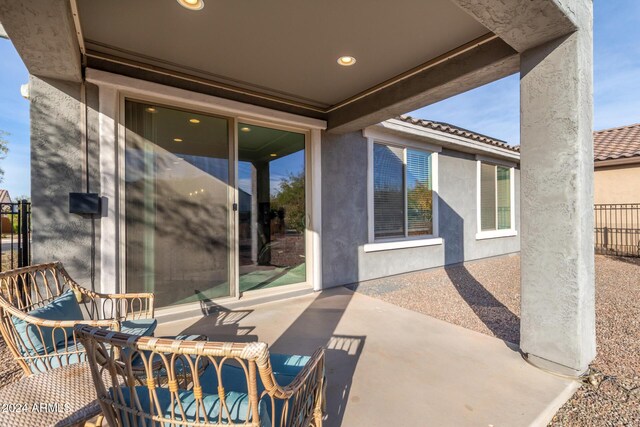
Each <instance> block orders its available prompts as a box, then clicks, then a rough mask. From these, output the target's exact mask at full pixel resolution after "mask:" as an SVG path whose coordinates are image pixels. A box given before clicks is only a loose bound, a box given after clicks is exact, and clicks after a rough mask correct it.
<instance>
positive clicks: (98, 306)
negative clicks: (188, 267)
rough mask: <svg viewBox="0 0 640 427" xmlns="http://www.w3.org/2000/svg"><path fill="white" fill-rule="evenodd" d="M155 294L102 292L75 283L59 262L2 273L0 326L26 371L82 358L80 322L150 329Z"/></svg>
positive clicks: (148, 331) (153, 323)
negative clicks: (78, 332) (76, 333)
mask: <svg viewBox="0 0 640 427" xmlns="http://www.w3.org/2000/svg"><path fill="white" fill-rule="evenodd" d="M153 301H154V300H153V294H150V293H138V294H100V293H97V292H92V291H90V290H88V289H85V288H83V287H81V286H80V285H78V284H77V283H76V282H75V281H74V280H73V279H71V277H69V274H67V272H66V271H65V269H64V267H63V266H62V264H61V263H59V262H55V263H49V264H40V265H33V266H30V267H24V268H18V269H15V270H10V271H6V272H3V273H0V332H1V333H2V336H3V338H4V340H5V342H6V343H7V346H8V348H9V350H10V351H11V353H12V354H13V356H14V358H15V360H16V362H17V363H18V365H20V367H21V368H22V369H23V371H24V373H25V375H27V376H28V375H31V374H34V373H38V372H44V371H48V370H50V369H52V368H57V367H60V366H65V365H69V364H73V363H79V362H82V361H84V360H86V353H85V349H84V347H83V346H82V345H81V343H80V342H79V341H77V338H76V335H75V332H74V327H75V326H76V325H78V324H80V323H82V324H87V325H92V326H95V327H102V328H109V329H111V330H115V331H120V330H126V331H130V332H131V333H134V334H140V335H144V334H152V333H153V330H154V329H155V326H156V321H155V319H153Z"/></svg>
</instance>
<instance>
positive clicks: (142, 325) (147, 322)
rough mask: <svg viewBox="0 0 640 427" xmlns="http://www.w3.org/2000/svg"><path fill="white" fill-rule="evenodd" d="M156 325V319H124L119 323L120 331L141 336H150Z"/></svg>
mask: <svg viewBox="0 0 640 427" xmlns="http://www.w3.org/2000/svg"><path fill="white" fill-rule="evenodd" d="M157 327H158V321H157V320H156V319H135V320H125V321H123V322H122V323H121V324H120V332H123V333H125V334H130V335H139V336H141V337H150V336H152V335H153V332H154V331H155V330H156V328H157Z"/></svg>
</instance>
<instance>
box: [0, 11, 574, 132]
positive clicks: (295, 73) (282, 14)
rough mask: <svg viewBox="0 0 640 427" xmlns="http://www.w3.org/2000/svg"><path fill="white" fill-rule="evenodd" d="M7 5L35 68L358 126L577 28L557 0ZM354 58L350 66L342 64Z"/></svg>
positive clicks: (504, 68)
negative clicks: (121, 79)
mask: <svg viewBox="0 0 640 427" xmlns="http://www.w3.org/2000/svg"><path fill="white" fill-rule="evenodd" d="M205 3H206V6H205V7H204V9H202V10H200V11H190V10H187V9H185V8H183V7H182V6H180V5H179V4H178V2H176V1H175V0H136V1H125V0H110V1H100V2H98V1H91V0H47V1H45V0H24V1H21V2H15V1H12V0H0V22H1V23H2V25H3V26H4V28H5V29H6V31H7V33H8V36H9V37H10V38H11V40H12V41H13V43H14V45H15V46H16V49H17V50H18V52H19V53H20V55H21V57H22V59H23V60H24V62H25V64H26V65H27V68H28V69H29V71H30V72H31V73H32V74H34V75H36V76H39V77H45V78H46V77H48V78H56V79H61V80H67V81H74V82H80V81H82V75H83V74H82V68H83V67H90V68H95V69H100V70H104V71H109V72H113V73H118V74H122V75H126V76H130V77H134V78H139V79H144V80H149V81H154V82H157V83H162V84H165V85H170V86H175V87H179V88H182V89H187V90H192V91H196V92H201V93H205V94H209V95H214V96H218V97H222V98H227V99H232V100H236V101H241V102H246V103H250V104H254V105H259V106H263V107H268V108H272V109H276V110H279V111H283V112H289V113H295V114H299V115H304V116H307V117H314V118H318V119H323V120H326V121H327V123H328V129H330V130H332V131H335V132H347V131H353V130H357V129H362V128H364V127H366V126H370V125H372V124H375V123H378V122H381V121H383V120H385V119H388V118H391V117H393V116H396V115H398V114H403V113H406V112H409V111H412V110H414V109H417V108H419V107H422V106H424V105H428V104H431V103H434V102H438V101H440V100H442V99H445V98H448V97H450V96H453V95H456V94H458V93H461V92H464V91H466V90H470V89H473V88H475V87H477V86H480V85H482V84H486V83H488V82H491V81H493V80H496V79H498V78H501V77H505V76H507V75H509V74H512V73H515V72H517V71H518V70H519V66H520V58H519V53H520V52H523V51H525V50H527V49H530V48H532V47H534V46H537V45H540V44H541V43H544V42H546V41H549V40H552V39H554V38H557V37H559V36H561V35H564V34H567V33H569V32H571V31H574V30H575V25H574V24H573V19H574V17H573V12H572V10H571V9H569V8H567V7H566V5H564V3H563V2H561V1H559V0H519V1H513V2H504V1H503V0H473V1H471V0H429V1H424V0H396V1H393V2H391V1H375V2H371V1H368V0H351V1H349V2H344V1H339V0H327V1H322V2H317V1H316V2H313V1H300V0H271V1H261V2H249V1H246V0H244V1H242V0H240V1H231V0H205ZM342 55H350V56H353V57H355V58H356V60H357V62H356V63H355V65H353V66H351V67H341V66H339V65H338V64H337V63H336V60H337V58H338V57H340V56H342Z"/></svg>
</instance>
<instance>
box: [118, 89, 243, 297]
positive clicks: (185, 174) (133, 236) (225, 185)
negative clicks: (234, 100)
mask: <svg viewBox="0 0 640 427" xmlns="http://www.w3.org/2000/svg"><path fill="white" fill-rule="evenodd" d="M125 127H126V131H125V159H124V160H125V184H124V186H125V188H124V195H125V197H124V199H125V202H124V203H125V241H126V256H125V274H126V284H127V291H129V292H139V291H145V292H154V293H155V298H156V304H157V305H158V306H159V307H163V306H169V305H175V304H184V303H189V302H195V301H201V300H208V299H212V298H217V297H222V296H228V295H231V294H232V290H233V289H235V286H231V283H232V282H231V280H230V259H231V252H230V251H231V247H230V232H229V230H230V229H229V194H230V187H229V182H230V178H229V171H230V168H229V162H230V157H229V147H230V144H229V120H228V119H225V118H220V117H214V116H209V115H204V114H198V113H192V112H188V111H182V110H178V109H173V108H167V107H163V106H158V105H153V104H148V103H139V102H134V101H129V100H127V101H126V102H125Z"/></svg>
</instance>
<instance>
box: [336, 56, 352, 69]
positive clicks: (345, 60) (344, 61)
mask: <svg viewBox="0 0 640 427" xmlns="http://www.w3.org/2000/svg"><path fill="white" fill-rule="evenodd" d="M355 63H356V58H354V57H353V56H341V57H340V58H338V64H340V65H342V66H343V67H350V66H351V65H353V64H355Z"/></svg>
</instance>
